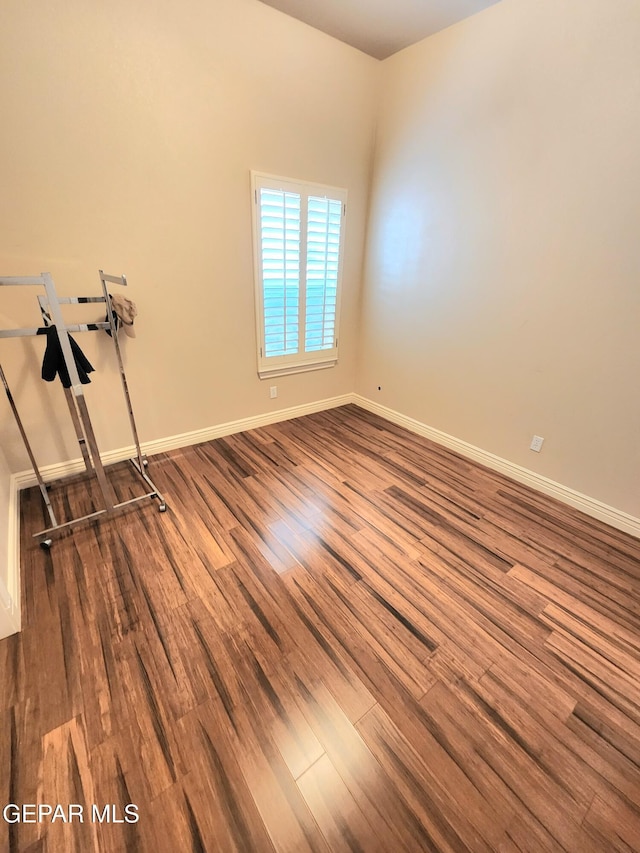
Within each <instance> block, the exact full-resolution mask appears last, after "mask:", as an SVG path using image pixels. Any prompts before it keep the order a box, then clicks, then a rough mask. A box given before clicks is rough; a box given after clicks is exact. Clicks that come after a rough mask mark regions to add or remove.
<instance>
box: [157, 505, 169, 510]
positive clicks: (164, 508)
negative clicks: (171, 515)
mask: <svg viewBox="0 0 640 853" xmlns="http://www.w3.org/2000/svg"><path fill="white" fill-rule="evenodd" d="M166 511H167V505H166V504H160V506H159V507H158V512H166Z"/></svg>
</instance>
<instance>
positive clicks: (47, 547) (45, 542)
mask: <svg viewBox="0 0 640 853" xmlns="http://www.w3.org/2000/svg"><path fill="white" fill-rule="evenodd" d="M39 544H40V547H41V548H42V550H43V551H49V550H50V548H51V546H52V544H53V539H43V540H42V542H40V543H39Z"/></svg>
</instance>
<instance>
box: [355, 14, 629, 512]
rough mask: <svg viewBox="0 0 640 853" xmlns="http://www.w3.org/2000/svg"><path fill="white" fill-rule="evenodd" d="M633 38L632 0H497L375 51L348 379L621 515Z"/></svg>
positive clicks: (625, 503)
mask: <svg viewBox="0 0 640 853" xmlns="http://www.w3.org/2000/svg"><path fill="white" fill-rule="evenodd" d="M639 44H640V4H638V3H637V0H617V2H615V3H603V2H602V0H581V2H579V3H578V2H575V0H536V2H531V0H502V2H501V3H498V4H497V5H496V6H493V7H491V8H490V9H488V10H487V11H485V12H482V13H480V14H479V15H477V16H475V17H473V18H470V19H468V20H466V21H464V22H462V23H460V24H458V25H456V26H454V27H451V28H450V29H448V30H445V31H444V32H442V33H440V34H438V35H436V36H434V37H432V38H430V39H428V40H426V41H424V42H422V43H420V44H418V45H416V46H414V47H412V48H408V49H407V50H405V51H403V52H402V53H400V54H397V55H396V56H394V57H392V58H390V59H388V60H386V61H385V62H384V63H383V78H382V79H383V93H382V106H381V112H380V118H379V127H378V133H377V152H376V162H375V167H374V180H373V187H372V206H371V214H370V230H369V238H368V255H367V263H366V285H365V291H364V292H365V300H364V306H363V321H362V322H363V334H362V345H361V351H360V359H359V374H358V380H357V390H358V391H359V392H360V393H361V394H363V395H365V396H367V397H369V398H371V399H373V400H375V401H377V402H379V403H381V404H383V405H386V406H389V407H391V408H392V409H396V410H398V411H400V412H401V413H403V414H405V415H409V416H411V417H413V418H416V419H418V420H420V421H422V422H423V423H426V424H427V425H430V426H432V427H435V428H437V429H440V430H442V431H444V432H447V433H449V434H451V435H453V436H455V437H457V438H459V439H463V440H465V441H467V442H469V443H471V444H474V445H476V446H479V447H480V448H483V449H484V450H488V451H491V452H492V453H494V454H497V455H498V456H501V457H503V458H506V459H507V460H510V461H511V462H514V463H516V464H519V465H522V466H524V467H527V468H529V469H531V470H534V471H537V472H539V473H540V474H542V475H544V476H547V477H549V478H551V479H552V480H555V481H558V482H560V483H562V484H564V485H566V486H569V487H571V488H574V489H576V490H578V491H580V492H583V493H585V494H587V495H590V496H591V497H595V498H597V499H599V500H601V501H603V502H605V503H607V504H610V505H613V506H614V507H617V508H618V509H621V510H624V511H626V512H628V513H630V514H632V515H634V516H640V488H639V486H638V483H640V394H638V377H639V376H640V334H639V329H640V322H639V321H640V237H639V235H640V169H639V168H638V164H639V161H638V158H639V152H640V111H639V110H638V104H639V103H640V62H639V60H638V45H639ZM378 385H380V386H381V387H382V390H381V391H378V390H377V386H378ZM534 433H537V434H539V435H541V436H543V437H544V438H545V439H546V442H545V445H544V449H543V452H542V453H541V454H540V455H538V454H534V453H533V452H531V451H529V450H528V445H529V441H530V439H531V437H532V435H533V434H534Z"/></svg>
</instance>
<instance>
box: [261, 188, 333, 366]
mask: <svg viewBox="0 0 640 853" xmlns="http://www.w3.org/2000/svg"><path fill="white" fill-rule="evenodd" d="M253 187H254V201H255V216H254V225H255V228H254V235H255V236H254V240H255V243H254V245H255V251H256V318H257V328H258V343H259V348H258V373H259V375H260V376H261V377H266V376H276V375H279V374H284V373H290V372H297V371H301V370H316V369H319V368H322V367H331V366H332V365H333V364H335V363H336V361H337V357H338V341H337V325H338V308H339V295H340V274H341V266H342V257H341V255H342V244H343V241H344V233H343V232H344V227H343V218H344V214H345V200H346V191H345V190H337V189H336V190H332V189H329V188H325V187H321V186H319V185H314V184H304V183H301V182H299V181H293V180H290V179H287V178H276V177H273V176H271V175H259V174H257V173H253Z"/></svg>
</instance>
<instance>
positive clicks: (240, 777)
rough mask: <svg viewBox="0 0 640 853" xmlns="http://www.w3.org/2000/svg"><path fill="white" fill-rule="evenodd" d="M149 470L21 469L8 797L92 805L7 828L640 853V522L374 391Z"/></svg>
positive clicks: (9, 664)
mask: <svg viewBox="0 0 640 853" xmlns="http://www.w3.org/2000/svg"><path fill="white" fill-rule="evenodd" d="M150 467H151V474H152V477H153V479H154V480H155V482H156V483H157V484H158V487H159V488H160V489H161V490H162V491H163V492H164V493H165V494H166V496H167V500H168V505H169V510H168V512H167V513H166V514H164V515H163V514H159V513H158V512H157V510H156V509H155V508H154V507H153V506H152V505H148V506H144V507H142V508H140V507H138V509H136V510H133V511H131V512H129V513H128V514H126V515H123V516H121V517H119V518H118V519H117V520H116V521H111V522H108V523H104V522H103V523H100V524H98V523H94V524H93V525H90V526H87V527H86V528H83V529H77V530H76V531H75V532H74V533H73V534H72V535H67V536H66V537H64V538H62V539H59V540H58V541H56V543H55V544H54V547H53V548H52V550H51V551H50V553H45V552H43V551H41V550H40V549H39V548H38V547H37V545H35V544H34V543H33V542H32V540H31V538H30V534H31V533H32V532H33V531H34V530H37V529H40V528H41V527H43V526H44V516H43V510H42V506H41V498H40V495H39V493H38V492H37V490H30V491H28V492H25V493H24V494H23V497H22V554H23V579H24V592H23V614H24V615H23V623H24V630H23V632H22V634H20V635H18V636H15V637H11V638H9V639H7V640H4V641H2V642H0V685H1V686H2V691H1V694H0V768H1V769H2V772H1V776H0V805H2V806H4V804H6V803H15V804H18V805H22V804H38V803H42V804H52V805H54V806H55V804H58V803H59V804H62V805H63V806H64V807H65V809H68V805H69V804H70V803H73V804H77V805H78V806H82V807H83V809H84V811H83V815H84V821H83V822H82V823H80V822H79V821H78V820H77V819H76V820H74V821H71V822H65V821H63V820H61V819H58V820H56V821H52V820H51V818H50V817H48V818H45V820H44V821H43V822H40V823H38V822H25V823H23V822H20V823H7V822H6V821H4V820H0V850H6V851H10V853H14V851H29V852H30V853H36V851H38V853H42V851H51V853H59V851H61V852H62V853H75V851H77V853H87V851H107V853H120V851H123V853H124V851H127V853H132V851H149V852H150V853H158V851H160V853H163V851H167V853H174V852H176V853H177V851H180V853H182V851H194V853H196V851H221V852H222V853H231V852H232V851H238V853H251V851H256V853H263V852H264V853H270V851H291V853H299V851H315V853H321V852H322V851H324V853H340V852H341V851H362V853H372V851H383V853H387V852H388V853H396V851H453V853H457V851H465V850H467V851H473V853H476V851H477V853H480V851H504V853H507V851H509V853H512V851H580V853H603V851H610V850H611V851H640V541H638V540H635V539H633V538H631V537H629V536H626V535H625V534H623V533H619V532H617V531H615V530H612V529H611V528H608V527H606V526H605V525H603V524H600V523H598V522H596V521H593V520H591V519H588V518H586V517H585V516H582V515H580V514H579V513H578V512H575V511H573V510H571V509H569V508H567V507H566V506H563V505H561V504H559V503H556V502H554V501H553V500H551V499H549V498H546V497H543V496H541V495H539V494H536V493H534V492H532V491H530V490H528V489H527V488H525V487H523V486H520V485H517V484H515V483H513V482H511V481H509V480H507V479H506V478H504V477H501V476H499V475H498V474H495V473H493V472H490V471H487V470H486V469H483V468H481V467H479V466H476V465H474V464H472V463H470V462H468V461H466V460H464V459H462V458H460V457H458V456H456V455H455V454H454V453H452V452H450V451H448V450H445V449H443V448H441V447H438V446H436V445H434V444H432V443H430V442H429V441H427V440H426V439H423V438H420V437H418V436H416V435H413V434H411V433H409V432H406V431H405V430H403V429H401V428H399V427H396V426H394V425H392V424H389V423H387V422H385V421H383V420H381V419H379V418H377V417H375V416H373V415H371V414H369V413H367V412H364V411H362V410H360V409H358V408H356V407H353V406H346V407H343V408H340V409H334V410H332V411H328V412H323V413H320V414H316V415H310V416H308V417H304V418H299V419H297V420H292V421H288V422H285V423H281V424H278V425H275V426H270V427H265V428H262V429H257V430H253V431H250V432H246V433H242V434H238V435H234V436H230V437H228V438H224V439H219V440H217V441H213V442H209V443H207V444H202V445H198V446H195V447H189V448H187V449H185V450H181V451H176V452H172V453H169V454H163V455H160V456H157V457H154V458H153V459H152V460H151V461H150ZM113 482H114V487H115V489H116V492H117V494H118V496H119V497H120V499H125V498H126V497H128V496H132V495H133V494H134V493H135V490H136V489H138V486H137V484H136V483H135V480H134V478H133V476H132V474H131V472H130V471H129V469H128V468H127V466H126V465H122V466H117V468H116V470H115V473H114V476H113ZM52 500H53V502H54V506H55V508H56V512H58V511H59V512H60V514H61V515H63V514H65V512H66V513H69V512H72V513H73V514H75V515H77V514H80V513H83V512H89V511H90V510H91V508H92V505H93V502H94V501H95V502H96V503H97V495H96V494H95V491H92V490H91V488H87V485H86V484H85V483H84V481H83V480H82V479H81V478H79V479H76V480H73V481H71V482H69V483H68V484H67V485H66V486H65V487H64V488H62V487H60V486H57V487H54V488H53V489H52ZM93 804H95V805H97V806H98V807H99V810H100V813H101V814H102V813H103V809H104V807H105V805H109V806H110V807H111V806H113V807H114V809H115V811H114V812H110V814H111V816H112V817H117V818H118V819H119V820H120V821H121V822H113V821H111V822H107V821H106V820H105V821H104V822H98V821H95V820H92V819H91V817H92V815H91V807H92V805H93ZM127 804H135V805H136V806H137V814H138V815H139V820H138V821H137V822H127V821H125V820H124V807H125V806H126V805H127ZM27 816H29V814H28V815H27Z"/></svg>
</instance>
